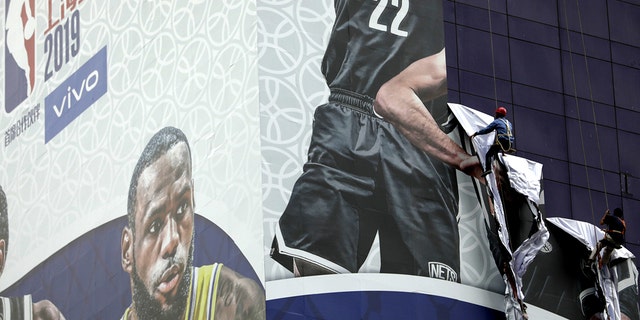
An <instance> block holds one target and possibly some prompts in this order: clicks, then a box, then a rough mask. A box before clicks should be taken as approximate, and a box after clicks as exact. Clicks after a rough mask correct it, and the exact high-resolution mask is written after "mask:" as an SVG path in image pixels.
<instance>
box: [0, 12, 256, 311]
mask: <svg viewBox="0 0 640 320" xmlns="http://www.w3.org/2000/svg"><path fill="white" fill-rule="evenodd" d="M0 12H1V13H2V14H1V16H2V18H1V19H0V20H1V21H2V24H1V25H2V30H4V31H3V33H2V34H3V35H4V37H2V38H1V39H2V45H3V50H2V52H3V53H4V54H3V55H1V59H2V66H3V68H2V70H3V71H2V72H3V74H2V76H1V77H0V88H2V90H0V97H1V99H2V101H3V102H4V106H5V107H4V108H3V109H2V111H1V113H2V114H1V115H0V129H1V130H2V132H3V135H4V143H3V144H2V147H0V162H1V163H2V166H1V168H0V188H1V190H2V192H0V273H1V274H0V301H2V302H3V303H2V304H0V306H1V308H0V318H3V319H31V318H32V317H31V316H32V313H33V316H36V315H38V313H41V311H42V310H49V311H51V314H52V316H54V317H56V316H62V317H64V318H66V319H120V318H125V319H126V318H128V317H132V318H133V317H137V318H138V319H144V318H148V319H162V318H166V319H178V318H180V316H182V314H184V313H188V312H193V314H197V315H198V314H201V312H202V310H199V309H198V310H195V307H191V306H186V300H187V298H190V300H189V301H194V302H195V301H198V302H199V301H200V300H201V299H206V298H208V296H206V295H204V294H203V295H200V294H198V295H195V296H190V297H189V292H190V290H194V291H196V290H200V291H202V292H208V291H207V290H206V289H205V288H201V287H200V286H201V285H200V284H195V283H207V284H211V285H214V286H215V288H218V287H219V286H218V284H219V283H218V282H216V281H220V282H225V283H230V284H232V285H235V284H238V283H242V286H240V285H238V288H240V289H238V290H236V291H234V292H222V293H220V292H217V291H215V290H211V291H210V292H211V294H212V295H213V294H216V295H217V297H218V298H220V299H222V297H224V298H225V299H230V300H234V301H236V302H237V303H236V304H232V305H228V306H227V307H226V308H222V307H221V308H218V309H216V310H217V313H216V314H215V316H216V318H221V317H220V314H222V313H226V314H237V315H238V317H239V318H243V319H264V310H265V307H264V303H265V299H264V294H265V293H264V271H263V270H264V268H263V265H264V259H263V253H262V243H261V242H260V241H256V239H260V238H261V236H262V221H263V220H262V211H261V205H262V203H261V187H260V167H261V159H260V151H259V144H260V141H259V117H258V116H259V115H258V112H257V106H258V90H257V85H258V78H257V74H258V73H257V64H256V61H257V55H256V50H255V45H256V14H255V2H254V1H242V2H239V3H220V2H211V1H185V2H182V1H179V2H166V1H165V2H143V1H133V2H109V1H95V0H77V1H76V0H68V1H51V0H49V1H35V0H7V1H3V2H2V5H1V6H0ZM169 173H172V174H169ZM160 251H161V252H160ZM210 279H216V280H215V281H209V280H210ZM212 289H213V288H212ZM159 296H162V297H163V298H162V299H160V300H157V299H155V298H157V297H159ZM154 297H155V298H154ZM209 298H210V297H209ZM163 301H165V302H163ZM166 301H169V302H166ZM202 305H206V304H202ZM238 305H242V310H241V309H240V308H239V307H238ZM17 306H22V307H21V308H17ZM240 312H242V314H240ZM20 315H23V316H24V318H23V317H21V316H20ZM62 317H60V318H62ZM198 317H199V316H198ZM212 317H213V316H212ZM56 318H57V317H56Z"/></svg>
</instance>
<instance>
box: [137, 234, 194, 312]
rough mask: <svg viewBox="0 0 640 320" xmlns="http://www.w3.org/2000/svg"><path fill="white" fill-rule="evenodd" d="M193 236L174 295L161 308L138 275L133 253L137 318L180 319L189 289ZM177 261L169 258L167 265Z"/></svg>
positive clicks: (185, 305)
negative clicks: (168, 302) (164, 307)
mask: <svg viewBox="0 0 640 320" xmlns="http://www.w3.org/2000/svg"><path fill="white" fill-rule="evenodd" d="M194 238H195V237H192V238H191V245H190V247H189V252H188V255H187V259H186V263H185V270H184V274H183V275H182V279H180V284H179V285H178V290H177V293H176V296H175V297H174V298H173V299H172V300H173V301H170V306H169V307H168V308H166V309H162V306H161V305H160V302H158V300H156V299H155V298H154V297H153V296H152V294H150V293H149V292H150V290H148V288H147V286H146V285H145V284H144V281H142V279H141V278H140V276H139V275H138V271H137V269H136V262H135V254H134V261H133V272H132V273H131V278H132V280H133V297H132V299H133V302H134V303H133V306H134V309H135V312H136V315H137V316H138V319H139V320H156V319H157V320H176V319H182V316H183V315H184V311H185V308H186V307H187V298H188V296H189V289H190V284H191V275H192V266H193V247H194V245H193V244H194ZM175 263H177V261H175V260H174V259H171V260H170V263H169V264H168V265H167V268H169V267H170V266H171V265H173V264H175Z"/></svg>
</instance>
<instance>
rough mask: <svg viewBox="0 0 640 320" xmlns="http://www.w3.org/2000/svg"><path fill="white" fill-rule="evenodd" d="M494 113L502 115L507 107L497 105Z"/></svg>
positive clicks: (504, 114) (505, 113)
mask: <svg viewBox="0 0 640 320" xmlns="http://www.w3.org/2000/svg"><path fill="white" fill-rule="evenodd" d="M496 114H499V115H501V116H503V117H504V116H506V115H507V109H506V108H505V107H498V109H496Z"/></svg>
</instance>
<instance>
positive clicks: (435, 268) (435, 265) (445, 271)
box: [429, 262, 458, 282]
mask: <svg viewBox="0 0 640 320" xmlns="http://www.w3.org/2000/svg"><path fill="white" fill-rule="evenodd" d="M429 277H431V278H436V279H442V280H447V281H453V282H457V281H458V274H457V273H456V271H455V270H453V269H452V268H451V267H449V266H448V265H446V264H444V263H440V262H429Z"/></svg>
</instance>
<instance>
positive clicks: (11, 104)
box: [4, 0, 36, 113]
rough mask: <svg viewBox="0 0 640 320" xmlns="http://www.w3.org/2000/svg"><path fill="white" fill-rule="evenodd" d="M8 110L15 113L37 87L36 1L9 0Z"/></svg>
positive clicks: (6, 72)
mask: <svg viewBox="0 0 640 320" xmlns="http://www.w3.org/2000/svg"><path fill="white" fill-rule="evenodd" d="M5 12H6V19H5V49H4V57H5V59H4V65H5V68H4V79H5V102H4V105H5V110H6V112H7V113H9V112H11V111H13V109H15V108H16V107H17V106H18V105H20V104H21V103H22V102H23V101H25V100H26V99H27V97H29V95H30V94H31V93H32V92H33V85H34V84H35V79H36V76H35V60H36V59H35V53H36V48H35V29H36V17H35V0H6V1H5Z"/></svg>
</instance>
